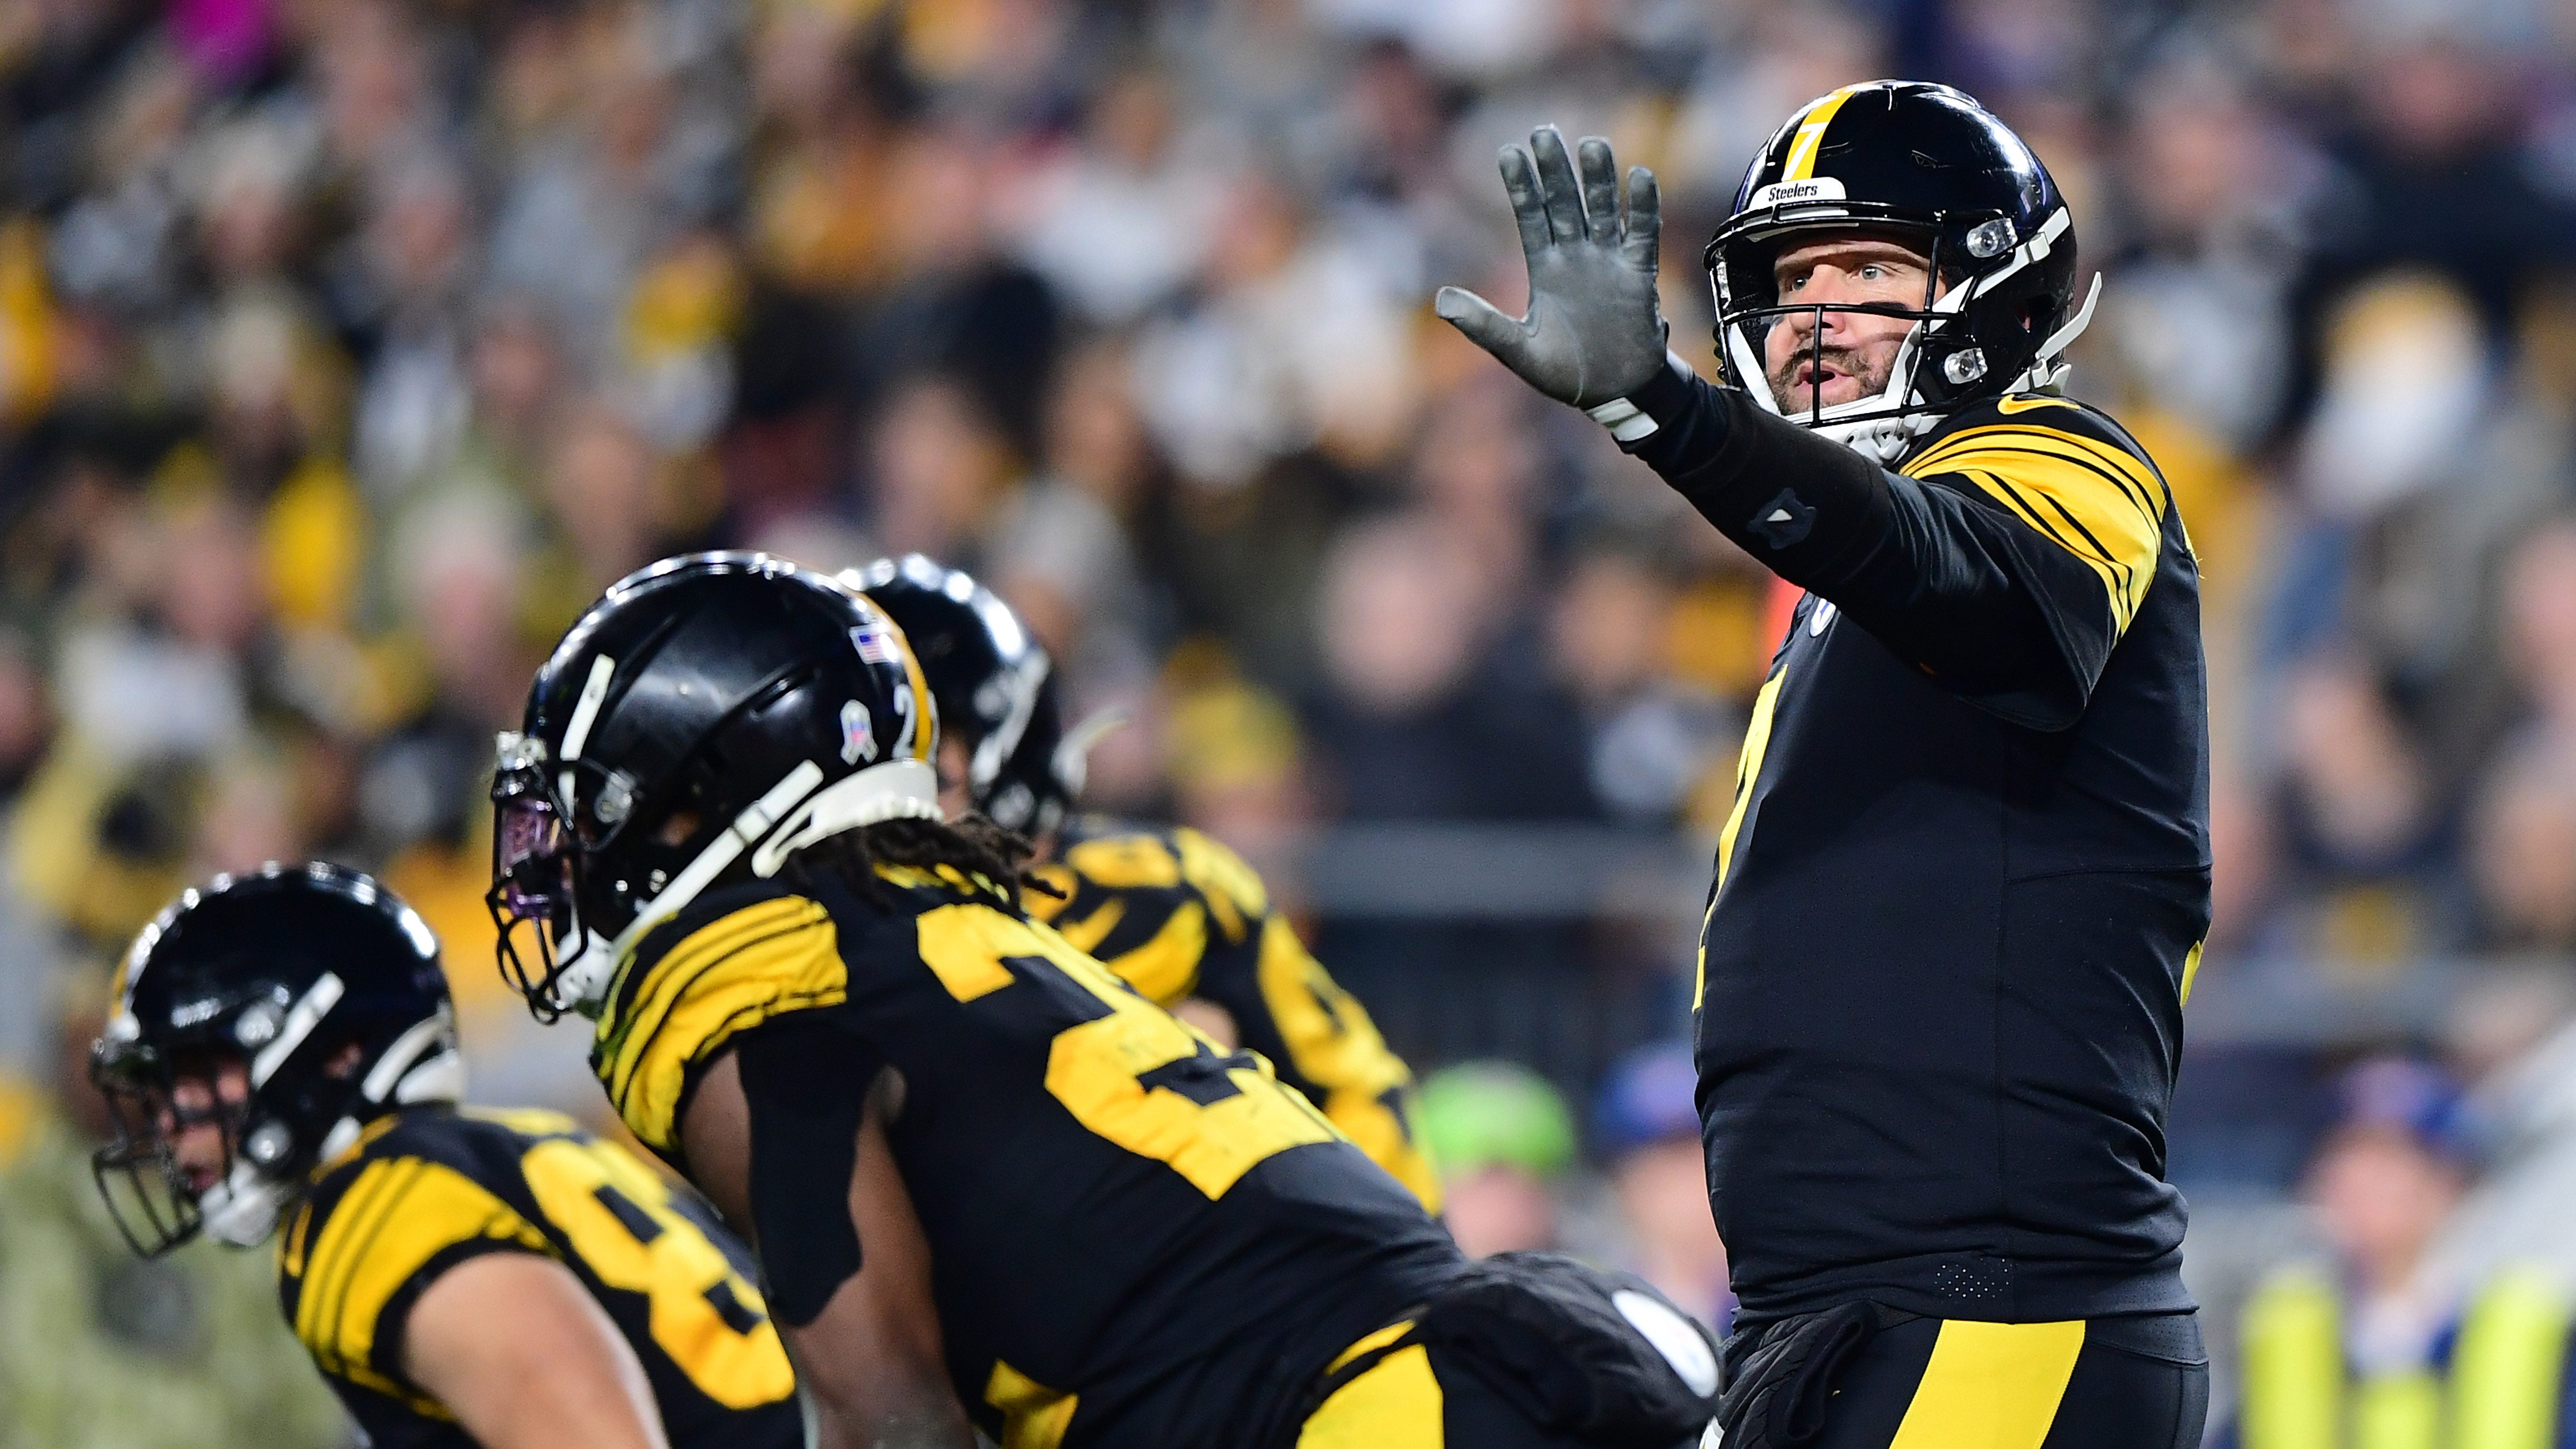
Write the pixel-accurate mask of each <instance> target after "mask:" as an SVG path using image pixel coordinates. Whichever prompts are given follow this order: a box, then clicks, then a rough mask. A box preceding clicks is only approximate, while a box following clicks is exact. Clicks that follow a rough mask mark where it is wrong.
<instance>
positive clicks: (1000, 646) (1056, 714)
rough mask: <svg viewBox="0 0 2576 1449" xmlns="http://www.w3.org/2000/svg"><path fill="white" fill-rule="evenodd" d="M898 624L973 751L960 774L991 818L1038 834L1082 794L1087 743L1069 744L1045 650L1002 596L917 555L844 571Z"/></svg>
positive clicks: (944, 719)
mask: <svg viewBox="0 0 2576 1449" xmlns="http://www.w3.org/2000/svg"><path fill="white" fill-rule="evenodd" d="M841 581H842V582H843V583H846V584H848V585H850V586H851V587H853V588H855V589H857V590H859V591H860V592H861V593H864V594H866V595H867V596H868V598H869V599H870V600H871V601H873V602H874V603H875V604H876V606H877V607H878V608H880V609H883V610H885V611H886V613H887V614H888V615H889V616H891V617H892V618H893V619H894V621H895V622H896V623H897V624H899V625H901V626H903V635H904V637H905V638H906V639H908V640H910V641H911V642H912V652H913V656H914V657H915V658H917V659H919V660H920V661H921V673H922V677H923V678H925V679H927V680H929V681H930V693H931V697H932V698H933V699H936V700H937V701H938V702H939V719H940V725H941V727H942V728H943V729H947V730H951V731H955V732H956V733H957V734H958V735H959V736H960V738H962V739H963V741H964V742H965V745H966V747H967V748H968V749H969V750H971V751H973V752H974V753H973V754H972V755H971V756H970V757H969V760H968V763H967V770H966V786H967V793H968V794H969V795H970V796H972V797H973V799H974V801H975V808H976V809H978V810H981V811H983V812H984V814H985V815H986V816H987V817H989V818H990V819H991V820H992V821H993V822H994V823H995V824H997V825H1000V826H1002V827H1004V828H1005V829H1009V830H1017V831H1020V832H1022V833H1023V834H1028V835H1042V834H1044V833H1046V832H1047V831H1050V830H1053V829H1055V828H1056V826H1057V825H1059V824H1061V823H1062V822H1063V820H1064V813H1065V811H1066V810H1067V809H1069V808H1071V806H1072V804H1073V802H1074V799H1075V798H1076V797H1077V796H1079V795H1081V793H1082V777H1083V747H1084V746H1085V745H1086V744H1087V743H1088V736H1090V735H1092V734H1093V732H1092V731H1089V730H1084V731H1078V732H1077V735H1079V736H1083V737H1081V738H1075V739H1073V740H1071V741H1070V745H1068V739H1067V736H1066V734H1065V728H1064V707H1063V703H1062V701H1061V700H1060V699H1059V698H1058V691H1057V689H1056V681H1055V670H1054V667H1053V665H1052V663H1051V661H1049V660H1048V658H1047V652H1046V650H1045V648H1044V647H1043V646H1041V645H1040V644H1039V643H1038V642H1037V640H1036V639H1035V638H1033V637H1031V636H1030V634H1029V631H1028V629H1027V628H1026V627H1025V626H1024V625H1022V624H1021V622H1020V616H1019V615H1017V614H1015V613H1013V612H1011V606H1010V605H1008V604H1006V603H1003V602H1002V599H1001V596H1000V595H998V594H996V593H994V592H993V591H992V590H991V589H988V588H986V587H984V586H983V585H982V584H979V583H977V582H975V580H974V579H972V578H970V577H969V576H967V575H966V574H965V573H964V572H963V571H961V570H958V569H951V568H943V567H941V566H940V565H939V564H937V563H934V562H932V561H931V560H929V559H927V558H924V557H922V556H921V555H920V554H917V553H909V554H905V555H904V556H903V557H902V558H900V559H891V558H881V559H878V560H877V561H876V562H875V563H872V564H869V565H867V566H866V567H864V568H855V569H851V570H849V571H847V572H846V573H844V574H842V575H841Z"/></svg>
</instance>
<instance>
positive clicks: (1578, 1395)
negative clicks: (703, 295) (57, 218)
mask: <svg viewBox="0 0 2576 1449" xmlns="http://www.w3.org/2000/svg"><path fill="white" fill-rule="evenodd" d="M934 710H935V701H934V696H933V694H932V691H931V690H930V688H929V685H928V683H927V681H926V680H925V679H924V678H923V676H922V672H921V669H920V666H919V664H918V663H917V662H916V660H915V659H914V657H913V655H912V652H911V650H910V649H909V648H908V647H907V645H906V644H905V642H904V638H903V635H902V633H901V631H900V630H899V629H898V628H897V627H896V626H895V625H893V624H892V623H891V622H889V621H888V620H887V619H886V617H885V616H884V615H883V614H882V613H881V612H880V611H879V610H877V609H876V608H875V607H874V606H873V605H871V604H869V603H868V602H867V600H866V599H865V598H863V597H862V596H861V595H859V594H858V593H857V592H856V591H854V590H851V589H849V588H847V587H846V586H845V585H843V584H841V583H839V582H836V581H834V580H831V579H828V578H825V577H823V576H821V575H817V574H813V573H809V572H806V571H804V570H802V569H798V568H796V567H794V566H793V565H790V564H786V563H784V562H781V561H778V560H774V559H770V558H767V557H765V556H762V555H757V554H715V555H700V556H696V557H692V558H684V559H673V560H667V561H665V562H663V563H661V564H657V565H655V566H653V567H652V568H649V569H646V570H644V571H642V572H640V573H638V574H636V575H634V576H632V577H630V578H628V579H626V580H625V581H623V582H621V583H619V584H618V585H616V586H615V587H613V588H612V589H610V590H609V592H608V594H607V595H606V596H605V597H604V598H602V599H601V600H600V602H599V603H598V604H597V605H595V606H594V607H593V608H592V610H591V611H590V613H589V614H587V615H586V616H584V617H583V618H582V620H581V621H580V622H579V623H577V624H575V625H574V626H573V629H572V631H571V632H570V633H568V634H567V635H566V636H565V637H564V640H563V642H562V643H561V644H560V645H559V646H558V647H557V649H556V651H555V653H554V655H553V657H552V658H551V659H550V660H548V662H547V663H546V665H545V667H544V668H543V669H542V670H541V671H540V672H539V674H538V676H537V679H536V682H535V684H534V686H533V687H532V689H531V690H530V693H529V700H528V708H527V714H526V720H525V726H524V728H523V729H522V730H521V731H518V732H515V733H513V734H509V735H505V736H503V737H502V740H501V742H500V768H499V770H498V772H497V775H496V778H495V780H494V783H493V790H494V799H495V803H496V806H497V810H498V818H497V822H496V823H497V841H496V850H497V855H496V858H495V861H494V866H495V881H494V887H493V896H492V899H493V905H494V910H495V912H496V914H497V915H498V916H499V917H500V919H501V921H502V924H503V945H502V961H503V970H504V973H505V974H506V975H508V976H509V977H510V978H511V979H512V980H513V981H515V982H516V983H517V984H518V985H519V987H520V989H521V990H522V991H524V992H525V993H527V995H528V997H529V1002H530V1005H531V1007H532V1008H533V1009H534V1010H536V1011H537V1013H538V1014H539V1015H540V1016H549V1017H550V1016H554V1015H558V1014H560V1013H563V1012H566V1011H580V1012H583V1013H586V1014H589V1015H592V1016H594V1017H596V1019H597V1034H596V1037H595V1045H594V1048H593V1052H592V1065H593V1067H594V1068H595V1069H596V1071H597V1073H598V1076H599V1079H600V1083H601V1085H602V1086H603V1087H604V1088H605V1089H606V1091H607V1093H608V1096H609V1100H610V1101H611V1102H612V1103H613V1104H615V1106H616V1108H617V1110H618V1112H619V1113H620V1114H621V1116H622V1117H623V1118H624V1120H625V1121H626V1123H627V1124H628V1126H630V1127H631V1128H632V1129H633V1130H634V1132H635V1134H636V1136H637V1137H638V1138H640V1139H641V1140H642V1141H643V1142H644V1143H645V1144H646V1145H647V1146H649V1147H650V1148H652V1149H653V1150H654V1151H656V1152H658V1153H660V1154H662V1156H663V1157H664V1158H665V1159H666V1160H667V1161H669V1162H670V1163H671V1164H672V1165H673V1166H674V1167H675V1168H678V1169H679V1170H680V1171H681V1172H682V1173H684V1174H685V1175H686V1176H688V1177H689V1178H690V1180H692V1181H693V1182H695V1183H697V1184H698V1185H699V1186H700V1187H702V1188H703V1189H705V1190H706V1191H707V1193H708V1194H709V1196H710V1197H711V1198H713V1199H714V1201H715V1202H716V1204H717V1205H718V1206H719V1207H720V1208H722V1209H723V1210H724V1212H725V1214H726V1216H727V1217H728V1218H730V1219H732V1220H733V1221H735V1222H738V1223H743V1224H746V1225H747V1226H748V1227H749V1228H750V1229H751V1233H752V1237H753V1246H754V1249H755V1251H756V1252H757V1254H758V1256H759V1259H760V1262H761V1265H762V1268H763V1270H764V1275H765V1278H766V1281H767V1282H768V1284H769V1286H770V1301H771V1304H772V1307H773V1311H774V1312H776V1314H777V1315H778V1318H779V1320H780V1322H781V1323H782V1324H784V1325H786V1330H787V1336H788V1339H789V1343H790V1347H791V1348H792V1349H794V1350H795V1352H796V1355H797V1359H798V1362H799V1364H800V1366H801V1368H802V1369H803V1371H804V1374H805V1382H806V1385H807V1387H808V1389H809V1390H810V1391H811V1393H812V1395H813V1397H814V1399H815V1401H816V1404H817V1407H818V1409H819V1411H820V1415H819V1417H820V1423H821V1428H822V1442H823V1443H825V1444H827V1445H861V1444H876V1443H881V1442H887V1441H895V1442H922V1443H932V1444H948V1445H960V1446H962V1445H965V1444H967V1443H969V1442H970V1439H971V1433H970V1429H969V1421H970V1420H971V1421H972V1424H973V1426H974V1427H975V1428H980V1429H981V1430H982V1431H983V1432H984V1433H986V1434H987V1435H989V1436H991V1437H992V1438H993V1439H994V1440H995V1441H996V1442H998V1443H1000V1444H1003V1445H1005V1446H1009V1449H1054V1446H1088V1445H1113V1444H1114V1445H1155V1446H1162V1449H1189V1446H1210V1449H1214V1446H1220V1445H1222V1446H1242V1445H1252V1446H1288V1445H1307V1446H1321V1445H1343V1444H1348V1445H1359V1444H1369V1445H1383V1446H1392V1449H1409V1446H1426V1449H1427V1446H1437V1445H1442V1444H1453V1443H1454V1444H1459V1445H1468V1444H1473V1445H1479V1446H1485V1445H1493V1446H1541V1445H1545V1446H1572V1445H1581V1444H1600V1445H1614V1444H1615V1445H1637V1446H1641V1449H1642V1446H1648V1445H1653V1446H1671V1445H1675V1444H1678V1443H1683V1442H1687V1441H1689V1440H1691V1439H1693V1438H1695V1437H1696V1436H1697V1434H1698V1433H1699V1431H1700V1429H1701V1427H1702V1425H1703V1424H1704V1423H1705V1421H1706V1418H1707V1415H1708V1412H1709V1410H1710V1408H1711V1406H1712V1403H1713V1401H1712V1399H1711V1397H1710V1396H1711V1394H1712V1393H1713V1391H1714V1388H1715V1383H1716V1378H1715V1374H1716V1362H1715V1358H1714V1354H1713V1350H1712V1348H1711V1346H1710V1344H1709V1343H1708V1342H1707V1341H1706V1339H1705V1338H1704V1337H1703V1336H1702V1334H1701V1332H1700V1331H1699V1330H1698V1329H1696V1328H1695V1327H1694V1326H1692V1325H1691V1324H1690V1323H1689V1322H1688V1320H1687V1319H1686V1318H1685V1317H1684V1316H1683V1315H1682V1314H1681V1313H1680V1312H1679V1310H1677V1309H1674V1308H1672V1307H1671V1306H1670V1305H1669V1304H1668V1303H1665V1302H1664V1301H1663V1300H1661V1299H1660V1298H1657V1297H1655V1296H1653V1295H1652V1293H1651V1291H1650V1290H1647V1289H1645V1288H1644V1285H1643V1284H1641V1283H1638V1282H1636V1281H1635V1280H1632V1279H1621V1278H1615V1277H1611V1276H1607V1275H1603V1274H1599V1273H1595V1272H1592V1271H1591V1270H1588V1269H1583V1268H1580V1267H1578V1266H1576V1265H1573V1264H1571V1263H1570V1262H1567V1261H1564V1260H1556V1259H1544V1258H1529V1259H1516V1260H1510V1261H1502V1262H1496V1263H1490V1264H1476V1265H1470V1264H1467V1263H1465V1262H1464V1261H1462V1259H1461V1257H1460V1255H1459V1253H1458V1250H1457V1248H1456V1247H1455V1246H1454V1245H1453V1244H1451V1243H1450V1241H1449V1239H1448V1237H1447V1236H1446V1235H1445V1234H1444V1233H1443V1232H1442V1231H1441V1230H1440V1228H1439V1227H1438V1225H1437V1224H1435V1223H1434V1222H1433V1221H1432V1219H1431V1218H1430V1216H1429V1215H1428V1214H1426V1213H1425V1212H1424V1211H1423V1208H1422V1204H1421V1203H1420V1202H1419V1201H1417V1200H1416V1199H1415V1198H1414V1197H1413V1196H1412V1195H1411V1194H1409V1193H1407V1192H1406V1191H1405V1190H1404V1189H1403V1187H1401V1186H1400V1185H1399V1184H1397V1183H1396V1182H1395V1181H1394V1180H1393V1179H1392V1178H1390V1177H1388V1176H1387V1174H1385V1173H1384V1172H1382V1171H1380V1170H1379V1169H1378V1168H1377V1166H1376V1165H1375V1164H1373V1163H1372V1162H1370V1161H1369V1159H1368V1157H1367V1156H1366V1155H1365V1154H1364V1153H1362V1152H1361V1151H1360V1150H1359V1149H1358V1148H1357V1147H1355V1146H1353V1145H1352V1144H1351V1142H1350V1141H1349V1140H1348V1139H1347V1138H1345V1137H1344V1136H1343V1135H1342V1134H1341V1133H1340V1132H1338V1131H1337V1130H1335V1128H1334V1127H1333V1124H1332V1123H1331V1121H1330V1120H1328V1119H1327V1118H1326V1117H1324V1116H1323V1114H1321V1113H1320V1112H1318V1111H1316V1110H1315V1109H1314V1108H1313V1107H1312V1106H1311V1105H1309V1104H1308V1102H1307V1100H1306V1099H1305V1098H1304V1097H1303V1096H1301V1095H1300V1094H1298V1093H1297V1092H1295V1091H1292V1090H1290V1089H1289V1088H1287V1087H1284V1086H1282V1085H1281V1084H1280V1083H1279V1082H1278V1080H1277V1079H1276V1078H1275V1077H1274V1076H1273V1075H1272V1071H1271V1068H1270V1066H1269V1064H1268V1063H1267V1062H1266V1061H1265V1060H1264V1059H1262V1058H1261V1057H1259V1056H1256V1055H1254V1054H1252V1053H1250V1052H1243V1051H1230V1050H1226V1049H1223V1048H1220V1047H1219V1046H1217V1045H1216V1044H1215V1043H1214V1042H1212V1041H1211V1040H1210V1039H1208V1038H1207V1037H1205V1036H1203V1035H1201V1034H1199V1033H1198V1032H1196V1031H1193V1030H1192V1029H1191V1028H1189V1027H1188V1026H1186V1025H1184V1024H1183V1023H1182V1022H1180V1021H1179V1020H1177V1019H1175V1018H1174V1017H1172V1016H1171V1015H1170V1014H1169V1013H1166V1012H1165V1011H1163V1010H1162V1009H1161V1008H1159V1007H1156V1006H1155V1005H1154V1004H1153V1003H1151V1002H1149V1001H1147V1000H1145V999H1144V998H1143V997H1142V996H1139V995H1138V994H1137V993H1136V992H1134V991H1133V990H1131V989H1130V988H1129V987H1128V986H1127V984H1126V983H1125V982H1123V981H1121V980H1120V979H1119V978H1118V977H1117V976H1116V975H1114V974H1112V973H1111V972H1110V971H1109V970H1108V969H1107V968H1105V967H1103V966H1102V965H1101V964H1100V963H1099V962H1097V961H1095V960H1093V959H1092V958H1091V957H1089V956H1087V955H1085V954H1083V953H1082V952H1081V951H1078V950H1076V949H1075V948H1074V947H1073V946H1071V945H1070V944H1068V943H1067V942H1066V941H1065V939H1064V937H1063V936H1061V935H1059V934H1057V933H1056V932H1055V931H1054V930H1053V929H1051V928H1049V927H1048V926H1047V925H1046V924H1045V923H1044V922H1042V921H1037V920H1033V919H1032V918H1031V917H1029V916H1028V915H1027V914H1026V913H1025V912H1024V911H1023V910H1022V909H1021V908H1020V905H1019V891H1020V887H1021V884H1022V877H1021V871H1022V867H1023V865H1024V863H1025V862H1026V860H1027V856H1028V845H1027V843H1026V842H1025V841H1024V840H1022V839H1021V838H1020V837H1018V836H1016V835H1013V834H1011V833H1010V832H1007V831H1004V830H1003V829H1001V828H1000V827H998V826H996V825H994V824H993V823H992V822H990V821H989V820H985V819H983V818H982V817H980V816H974V815H968V816H965V817H962V818H960V819H958V820H955V821H950V820H947V819H945V818H944V813H943V811H942V810H941V808H940V804H939V782H938V778H937V775H936V772H935V771H934V769H933V767H932V765H931V761H932V760H933V759H934V758H935V757H936V753H937V748H938V725H937V721H936V716H935V713H934Z"/></svg>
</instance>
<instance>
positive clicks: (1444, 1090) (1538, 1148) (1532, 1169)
mask: <svg viewBox="0 0 2576 1449" xmlns="http://www.w3.org/2000/svg"><path fill="white" fill-rule="evenodd" d="M1414 1120H1415V1124H1416V1128H1417V1130H1418V1131H1419V1132H1420V1134H1421V1137H1422V1147H1423V1151H1424V1152H1426V1153H1428V1154H1429V1155H1430V1158H1431V1161H1432V1163H1433V1165H1435V1166H1436V1167H1438V1168H1439V1169H1440V1174H1441V1176H1443V1177H1458V1176H1462V1175H1464V1174H1466V1173H1470V1172H1474V1171H1476V1170H1478V1169H1479V1168H1485V1167H1492V1166H1496V1165H1502V1166H1507V1167H1516V1168H1518V1169H1520V1170H1521V1171H1523V1172H1526V1173H1528V1174H1529V1175H1530V1176H1532V1177H1536V1178H1539V1179H1542V1180H1544V1179H1547V1178H1552V1177H1555V1176H1556V1175H1557V1174H1558V1173H1561V1172H1563V1171H1565V1169H1566V1168H1567V1166H1569V1165H1570V1164H1571V1163H1572V1162H1573V1161H1574V1114H1573V1113H1572V1112H1570V1111H1568V1110H1567V1109H1566V1105H1565V1098H1563V1097H1561V1096H1559V1095H1558V1094H1557V1090H1556V1088H1554V1087H1551V1086H1549V1085H1548V1084H1547V1079H1546V1078H1544V1077H1541V1076H1540V1075H1539V1074H1538V1073H1536V1072H1533V1071H1531V1070H1530V1069H1529V1068H1527V1067H1523V1066H1517V1065H1515V1064H1513V1063H1511V1062H1465V1063H1461V1064H1460V1065H1458V1066H1454V1067H1445V1068H1443V1069H1441V1070H1440V1071H1437V1072H1434V1073H1432V1074H1431V1076H1430V1078H1429V1079H1428V1080H1426V1081H1424V1082H1423V1084H1422V1090H1421V1094H1420V1096H1419V1098H1418V1099H1417V1101H1416V1104H1415V1109H1414Z"/></svg>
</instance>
